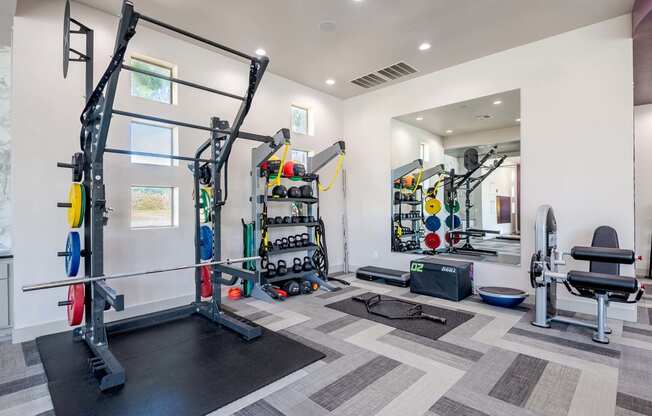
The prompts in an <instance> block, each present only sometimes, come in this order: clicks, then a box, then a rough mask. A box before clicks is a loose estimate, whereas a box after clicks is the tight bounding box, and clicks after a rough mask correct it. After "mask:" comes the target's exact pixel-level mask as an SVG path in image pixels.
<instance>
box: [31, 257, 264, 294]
mask: <svg viewBox="0 0 652 416" xmlns="http://www.w3.org/2000/svg"><path fill="white" fill-rule="evenodd" d="M253 260H260V256H252V257H242V258H239V259H226V260H220V261H213V262H207V263H197V264H191V265H187V266H177V267H170V268H167V269H153V270H144V271H140V272H129V273H120V274H113V275H106V276H97V277H79V278H74V279H71V278H68V279H64V280H54V281H51V282H45V283H36V284H33V285H26V286H23V287H22V291H23V292H32V291H34V290H43V289H53V288H56V287H64V286H72V285H77V284H85V283H93V282H97V281H104V280H113V279H125V278H130V277H137V276H145V275H150V274H157V273H165V272H173V271H177V270H184V269H195V268H197V267H202V266H215V265H218V264H232V263H244V262H247V261H253Z"/></svg>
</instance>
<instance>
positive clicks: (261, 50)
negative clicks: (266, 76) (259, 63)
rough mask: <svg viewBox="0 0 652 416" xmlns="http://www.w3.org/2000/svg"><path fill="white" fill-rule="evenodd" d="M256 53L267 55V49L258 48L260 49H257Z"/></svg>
mask: <svg viewBox="0 0 652 416" xmlns="http://www.w3.org/2000/svg"><path fill="white" fill-rule="evenodd" d="M256 55H258V56H265V55H267V51H266V50H265V49H263V48H258V49H256Z"/></svg>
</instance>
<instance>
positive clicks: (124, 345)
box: [36, 316, 324, 416]
mask: <svg viewBox="0 0 652 416" xmlns="http://www.w3.org/2000/svg"><path fill="white" fill-rule="evenodd" d="M36 343H37V346H38V349H39V352H40V354H41V359H42V361H43V366H44V367H45V373H46V375H47V378H48V388H49V390H50V394H51V396H52V402H53V404H54V410H55V412H56V414H57V415H66V416H76V415H84V416H86V415H89V416H91V415H92V416H95V415H98V416H99V415H111V416H117V415H121V416H125V415H175V416H179V415H205V414H207V413H210V412H211V411H213V410H215V409H218V408H220V407H222V406H224V405H226V404H228V403H230V402H232V401H234V400H237V399H239V398H241V397H243V396H246V395H247V394H249V393H251V392H253V391H255V390H258V389H260V388H261V387H263V386H265V385H267V384H270V383H272V382H274V381H276V380H278V379H280V378H282V377H285V376H287V375H288V374H291V373H293V372H295V371H297V370H299V369H301V368H303V367H305V366H307V365H308V364H311V363H313V362H315V361H318V360H320V359H322V358H324V354H322V353H321V352H318V351H316V350H314V349H312V348H309V347H307V346H305V345H303V344H301V343H299V342H296V341H294V340H291V339H289V338H287V337H285V336H282V335H279V334H277V333H275V332H272V331H268V330H265V329H263V335H262V336H261V337H260V338H258V339H256V340H253V341H250V342H246V341H244V340H242V339H241V338H240V337H239V336H238V335H236V334H235V333H234V332H231V331H229V330H227V329H223V328H218V327H217V326H216V325H215V324H213V323H212V322H210V321H209V320H207V319H205V318H203V317H201V316H191V317H189V318H185V319H180V320H177V321H173V322H169V323H165V324H162V325H158V326H155V327H150V328H145V329H140V330H137V331H133V332H128V333H122V334H116V335H113V336H111V337H110V339H109V343H110V346H111V351H112V352H113V353H114V355H115V356H116V357H117V358H118V360H120V362H121V363H122V365H123V366H124V368H125V372H126V378H127V381H126V383H125V385H124V386H123V387H121V388H120V389H118V390H117V391H114V392H108V393H101V392H100V391H99V389H98V385H97V381H96V379H95V378H94V377H93V376H92V375H90V373H89V372H88V365H87V359H88V358H89V357H90V354H89V352H88V348H87V347H86V345H85V344H84V343H83V342H73V340H72V335H71V333H70V332H67V333H60V334H54V335H47V336H43V337H40V338H37V339H36Z"/></svg>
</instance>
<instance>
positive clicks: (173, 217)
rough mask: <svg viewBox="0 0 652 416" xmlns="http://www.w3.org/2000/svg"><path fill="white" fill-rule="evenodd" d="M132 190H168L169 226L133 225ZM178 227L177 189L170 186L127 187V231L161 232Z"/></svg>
mask: <svg viewBox="0 0 652 416" xmlns="http://www.w3.org/2000/svg"><path fill="white" fill-rule="evenodd" d="M134 188H156V189H170V190H171V195H170V202H171V208H170V225H145V226H134V225H133V200H134V199H133V196H134V194H133V190H134ZM178 227H179V187H176V186H172V185H130V186H129V229H130V230H133V231H138V230H163V229H171V228H178Z"/></svg>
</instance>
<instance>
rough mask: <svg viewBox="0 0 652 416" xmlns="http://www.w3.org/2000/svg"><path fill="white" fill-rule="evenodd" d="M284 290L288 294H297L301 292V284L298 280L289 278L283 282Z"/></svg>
mask: <svg viewBox="0 0 652 416" xmlns="http://www.w3.org/2000/svg"><path fill="white" fill-rule="evenodd" d="M283 290H284V291H285V292H286V293H287V294H288V296H296V295H299V294H301V286H299V283H297V281H296V280H288V281H287V282H285V283H284V284H283Z"/></svg>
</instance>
